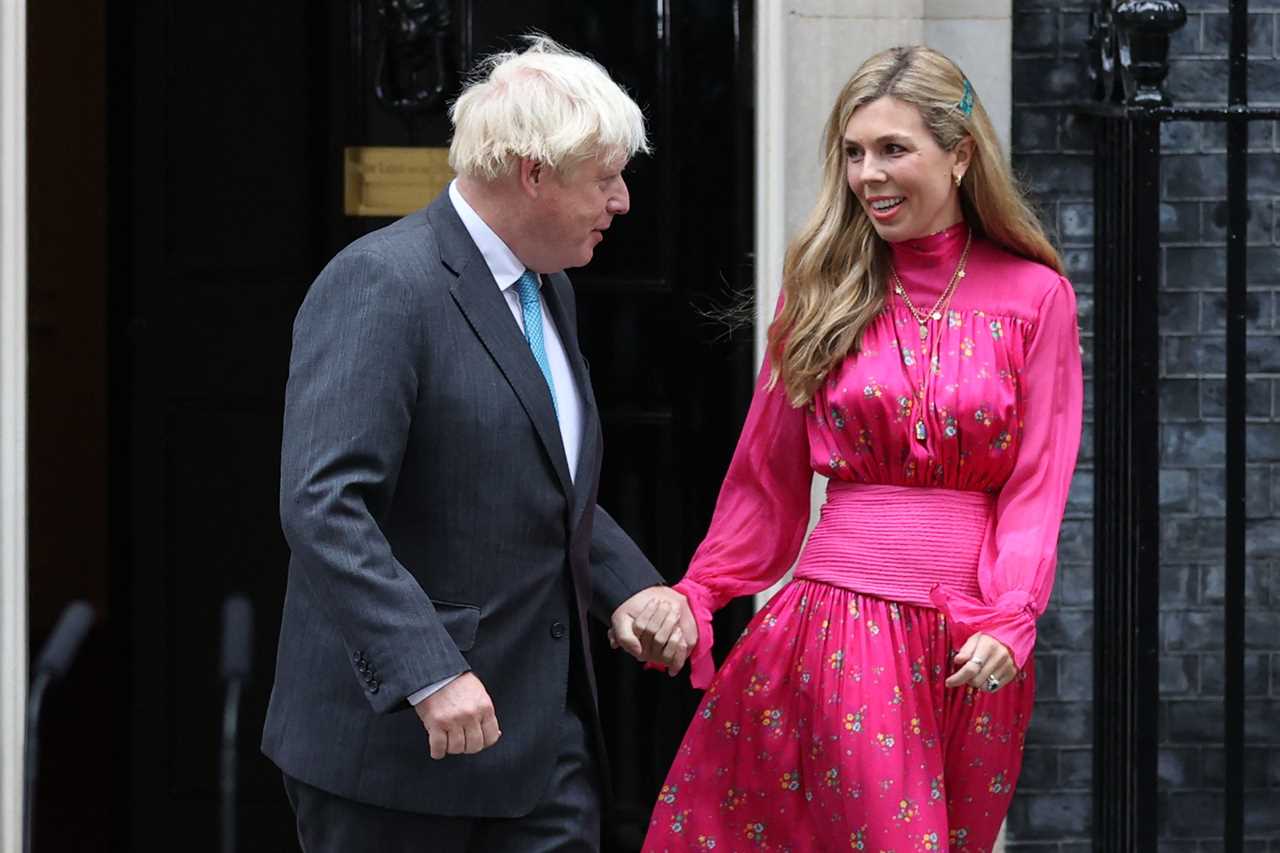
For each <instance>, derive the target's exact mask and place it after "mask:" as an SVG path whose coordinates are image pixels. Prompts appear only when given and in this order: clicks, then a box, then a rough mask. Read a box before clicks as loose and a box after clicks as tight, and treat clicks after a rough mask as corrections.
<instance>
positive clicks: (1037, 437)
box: [933, 279, 1084, 669]
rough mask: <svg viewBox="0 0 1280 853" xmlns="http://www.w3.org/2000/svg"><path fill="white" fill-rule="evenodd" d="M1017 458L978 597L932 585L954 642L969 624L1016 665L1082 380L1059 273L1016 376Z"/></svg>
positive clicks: (1031, 639) (1072, 318) (1047, 572)
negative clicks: (1019, 419)
mask: <svg viewBox="0 0 1280 853" xmlns="http://www.w3.org/2000/svg"><path fill="white" fill-rule="evenodd" d="M1019 387H1020V394H1021V396H1022V423H1021V440H1020V441H1019V447H1018V458H1017V462H1016V463H1015V464H1014V468H1013V471H1012V473H1011V474H1010V476H1009V479H1008V481H1007V482H1006V483H1005V484H1004V486H1003V488H1002V489H1001V490H1000V494H999V496H998V498H997V500H996V509H995V515H994V520H993V523H992V524H991V526H990V528H989V529H988V531H987V538H986V541H985V542H984V544H983V548H982V554H981V557H980V558H979V564H978V585H979V588H980V589H981V591H982V600H981V601H978V600H976V599H973V598H971V597H968V596H965V595H961V594H957V593H954V592H946V591H944V590H942V589H941V588H935V589H934V591H933V599H934V602H935V604H937V606H938V607H939V609H941V610H942V611H943V612H944V613H945V614H946V615H947V617H948V621H949V622H950V624H951V633H952V641H953V642H954V643H955V645H956V647H957V648H959V646H960V645H961V644H962V643H963V642H964V641H965V640H966V639H968V637H969V636H971V635H972V634H974V633H978V632H981V633H984V634H987V635H988V636H991V637H994V638H995V639H997V640H999V641H1000V642H1001V643H1003V644H1004V645H1005V646H1007V647H1008V648H1009V651H1010V652H1012V654H1013V658H1014V662H1015V663H1016V664H1017V666H1018V667H1019V668H1020V669H1021V668H1022V667H1023V666H1024V665H1025V664H1026V662H1027V658H1028V657H1030V655H1031V651H1032V649H1033V648H1034V647H1035V643H1036V619H1037V618H1038V617H1039V616H1040V614H1042V613H1043V612H1044V610H1045V607H1046V606H1047V605H1048V603H1049V593H1050V592H1051V591H1052V590H1053V577H1054V570H1055V568H1056V567H1057V560H1058V532H1059V529H1060V527H1061V525H1062V513H1063V510H1064V508H1065V507H1066V503H1067V491H1068V489H1069V488H1070V486H1071V475H1072V473H1073V472H1074V470H1075V465H1076V454H1077V452H1078V450H1079V448H1080V422H1081V417H1082V409H1083V398H1084V389H1083V383H1082V379H1081V369H1080V334H1079V329H1078V326H1077V318H1076V298H1075V293H1074V291H1072V289H1071V285H1070V283H1068V282H1067V281H1066V279H1059V281H1058V283H1057V284H1056V285H1055V286H1054V287H1052V288H1051V289H1050V290H1049V292H1048V293H1047V294H1046V295H1045V297H1044V298H1043V299H1042V301H1041V303H1040V307H1039V310H1038V311H1037V315H1036V327H1035V331H1034V333H1033V337H1032V340H1031V343H1030V345H1029V346H1028V348H1027V352H1026V358H1025V361H1024V366H1023V368H1022V370H1021V372H1020V376H1019Z"/></svg>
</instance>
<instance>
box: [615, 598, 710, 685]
mask: <svg viewBox="0 0 1280 853" xmlns="http://www.w3.org/2000/svg"><path fill="white" fill-rule="evenodd" d="M612 622H613V625H612V627H611V628H610V629H609V644H610V645H612V646H613V647H614V648H615V649H616V648H619V647H621V648H622V649H623V650H625V651H626V652H627V653H628V654H630V655H631V656H632V657H634V658H636V659H637V660H641V661H645V662H648V663H656V664H661V665H662V666H665V667H666V668H667V674H668V675H672V676H674V675H676V674H678V673H679V672H680V670H681V669H683V668H684V663H685V661H686V660H688V658H689V653H690V652H691V651H693V647H694V646H696V645H697V643H698V623H697V622H696V621H695V620H694V618H693V611H692V610H690V609H689V602H688V600H687V599H686V598H685V597H684V596H683V595H681V594H680V593H678V592H676V591H675V590H674V589H672V588H671V587H668V586H651V587H649V588H647V589H642V590H640V591H639V592H637V593H636V594H635V595H633V596H631V597H630V598H628V599H627V600H626V601H624V602H622V604H621V605H619V606H618V609H617V610H615V611H613V620H612Z"/></svg>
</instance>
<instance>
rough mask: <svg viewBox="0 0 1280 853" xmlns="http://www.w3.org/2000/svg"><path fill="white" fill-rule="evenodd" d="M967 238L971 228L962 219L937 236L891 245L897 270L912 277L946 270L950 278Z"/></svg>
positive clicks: (900, 273)
mask: <svg viewBox="0 0 1280 853" xmlns="http://www.w3.org/2000/svg"><path fill="white" fill-rule="evenodd" d="M968 237H969V225H968V223H966V222H965V221H964V220H963V219H962V220H960V221H959V222H957V223H956V224H955V225H952V226H951V227H950V228H944V229H943V230H941V231H939V232H937V233H936V234H930V235H928V236H927V237H916V238H914V239H911V240H900V241H898V242H896V243H890V244H889V248H890V250H891V251H892V253H893V265H894V268H895V269H896V270H897V271H898V275H900V276H907V275H910V274H912V273H924V274H925V275H928V274H929V273H930V272H932V271H933V270H934V269H935V268H937V267H943V268H945V270H946V273H947V274H948V275H950V273H951V271H952V270H953V269H954V268H955V265H956V263H957V262H959V260H960V253H961V252H962V251H964V244H965V240H967V239H968ZM943 284H944V285H945V284H946V282H943Z"/></svg>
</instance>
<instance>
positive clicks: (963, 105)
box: [956, 77, 973, 118]
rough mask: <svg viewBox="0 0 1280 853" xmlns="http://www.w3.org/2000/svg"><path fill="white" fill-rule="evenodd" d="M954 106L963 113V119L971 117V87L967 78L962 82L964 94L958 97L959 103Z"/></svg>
mask: <svg viewBox="0 0 1280 853" xmlns="http://www.w3.org/2000/svg"><path fill="white" fill-rule="evenodd" d="M956 106H957V107H959V108H960V112H962V113H964V117H965V118H968V117H969V116H971V115H973V86H971V85H969V78H968V77H966V78H965V80H964V94H963V95H961V96H960V103H958V104H956Z"/></svg>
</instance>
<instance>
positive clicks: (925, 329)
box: [889, 230, 973, 343]
mask: <svg viewBox="0 0 1280 853" xmlns="http://www.w3.org/2000/svg"><path fill="white" fill-rule="evenodd" d="M971 245H973V231H972V230H970V231H969V236H968V237H966V238H965V241H964V251H962V252H961V253H960V263H958V264H956V269H955V272H953V273H952V274H951V281H949V282H947V287H946V289H945V290H943V291H942V295H941V296H939V297H938V301H937V302H935V303H933V307H932V308H930V309H929V311H928V312H927V313H921V312H920V310H919V309H918V308H916V306H915V303H914V302H912V301H911V297H910V296H908V295H907V289H906V288H905V287H903V286H902V279H900V278H898V271H897V270H896V269H894V268H893V264H889V275H890V276H892V277H893V292H894V293H896V294H898V296H899V298H901V299H902V302H903V304H904V305H906V306H907V310H908V311H910V312H911V316H912V317H915V318H916V322H917V323H919V324H920V341H921V342H922V343H923V342H924V341H925V340H927V339H928V338H929V320H930V319H933V320H941V319H942V309H943V308H944V307H946V305H947V303H948V302H949V301H950V300H951V295H952V294H953V293H955V290H956V285H958V284H959V283H960V279H962V278H964V264H965V261H967V260H968V259H969V247H970V246H971Z"/></svg>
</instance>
